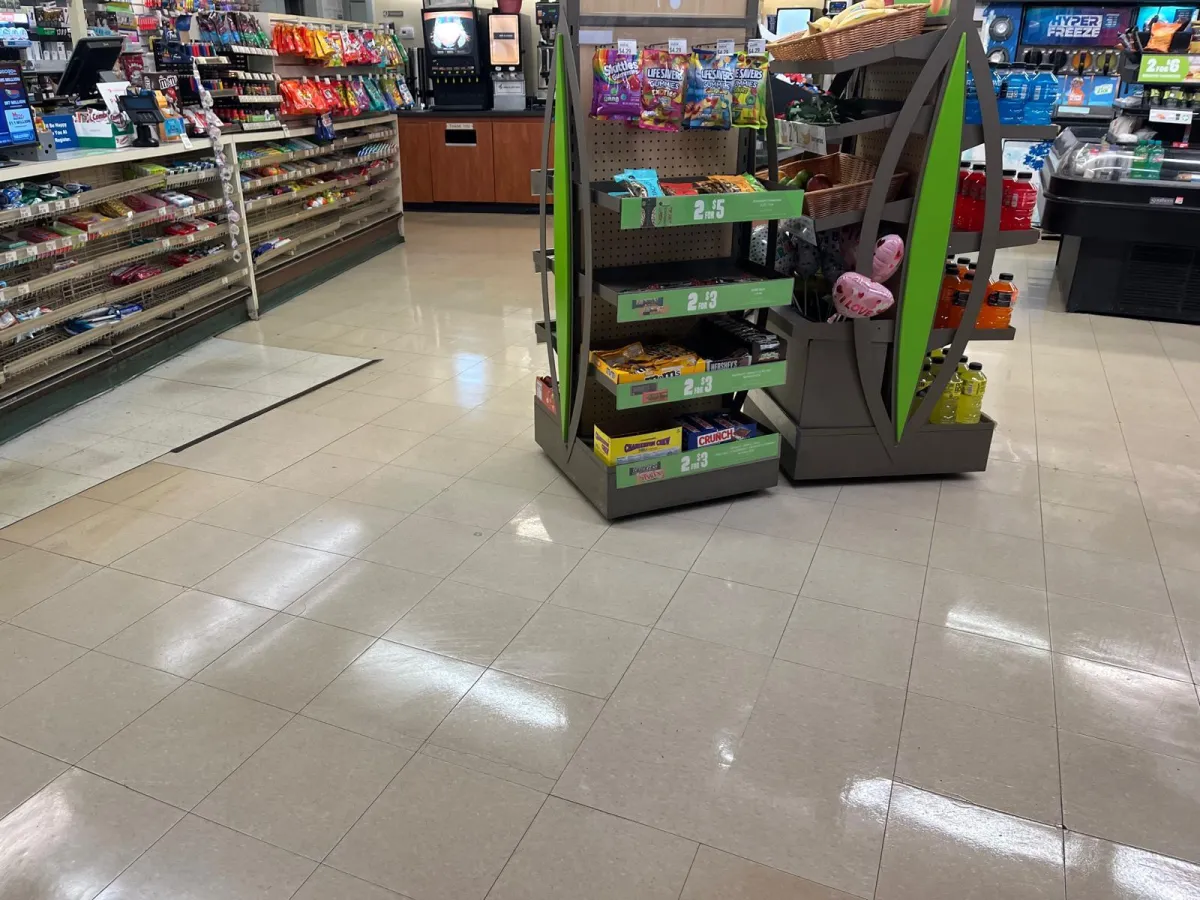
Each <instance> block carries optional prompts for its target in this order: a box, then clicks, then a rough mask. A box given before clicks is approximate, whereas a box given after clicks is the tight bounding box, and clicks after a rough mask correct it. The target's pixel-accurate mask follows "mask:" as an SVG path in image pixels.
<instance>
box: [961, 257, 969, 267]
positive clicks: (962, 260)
mask: <svg viewBox="0 0 1200 900" xmlns="http://www.w3.org/2000/svg"><path fill="white" fill-rule="evenodd" d="M970 262H971V260H970V259H969V258H968V257H966V256H960V257H959V258H958V264H959V265H961V266H965V265H968V264H969V263H970Z"/></svg>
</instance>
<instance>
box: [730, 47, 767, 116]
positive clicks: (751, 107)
mask: <svg viewBox="0 0 1200 900" xmlns="http://www.w3.org/2000/svg"><path fill="white" fill-rule="evenodd" d="M766 91H767V55H766V54H765V53H761V54H750V53H746V52H745V51H742V52H740V53H738V55H737V68H736V69H735V70H734V73H733V124H734V125H735V126H737V127H738V128H766V127H767V93H766Z"/></svg>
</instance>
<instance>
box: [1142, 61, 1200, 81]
mask: <svg viewBox="0 0 1200 900" xmlns="http://www.w3.org/2000/svg"><path fill="white" fill-rule="evenodd" d="M1197 62H1198V63H1200V57H1198V58H1197ZM1190 70H1191V57H1190V56H1187V55H1186V54H1183V53H1143V54H1142V61H1141V63H1139V64H1138V77H1137V80H1138V81H1140V82H1142V83H1143V84H1179V83H1180V82H1183V81H1189V80H1191V79H1190V77H1189V75H1190ZM1198 80H1200V79H1198Z"/></svg>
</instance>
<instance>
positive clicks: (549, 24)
mask: <svg viewBox="0 0 1200 900" xmlns="http://www.w3.org/2000/svg"><path fill="white" fill-rule="evenodd" d="M534 14H535V16H536V21H537V27H538V45H537V93H536V94H535V96H536V98H537V102H538V103H539V104H540V105H542V106H545V104H546V98H547V96H549V93H550V73H551V72H552V71H553V70H554V39H555V37H557V36H558V3H557V0H539V2H538V3H537V5H536V6H535V7H534Z"/></svg>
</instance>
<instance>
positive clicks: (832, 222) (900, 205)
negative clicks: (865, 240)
mask: <svg viewBox="0 0 1200 900" xmlns="http://www.w3.org/2000/svg"><path fill="white" fill-rule="evenodd" d="M912 204H913V202H912V198H911V197H904V198H901V199H900V200H892V201H890V202H888V203H885V204H884V205H883V214H882V215H881V216H880V218H881V219H882V220H883V221H884V222H907V221H908V220H909V218H910V217H911V216H912ZM865 215H866V210H865V209H851V210H848V211H847V212H843V213H834V214H833V215H832V216H821V217H820V218H817V219H813V229H814V230H815V231H829V230H830V229H831V228H842V227H843V226H846V225H854V224H856V223H858V222H861V221H862V220H863V217H864V216H865Z"/></svg>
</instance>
